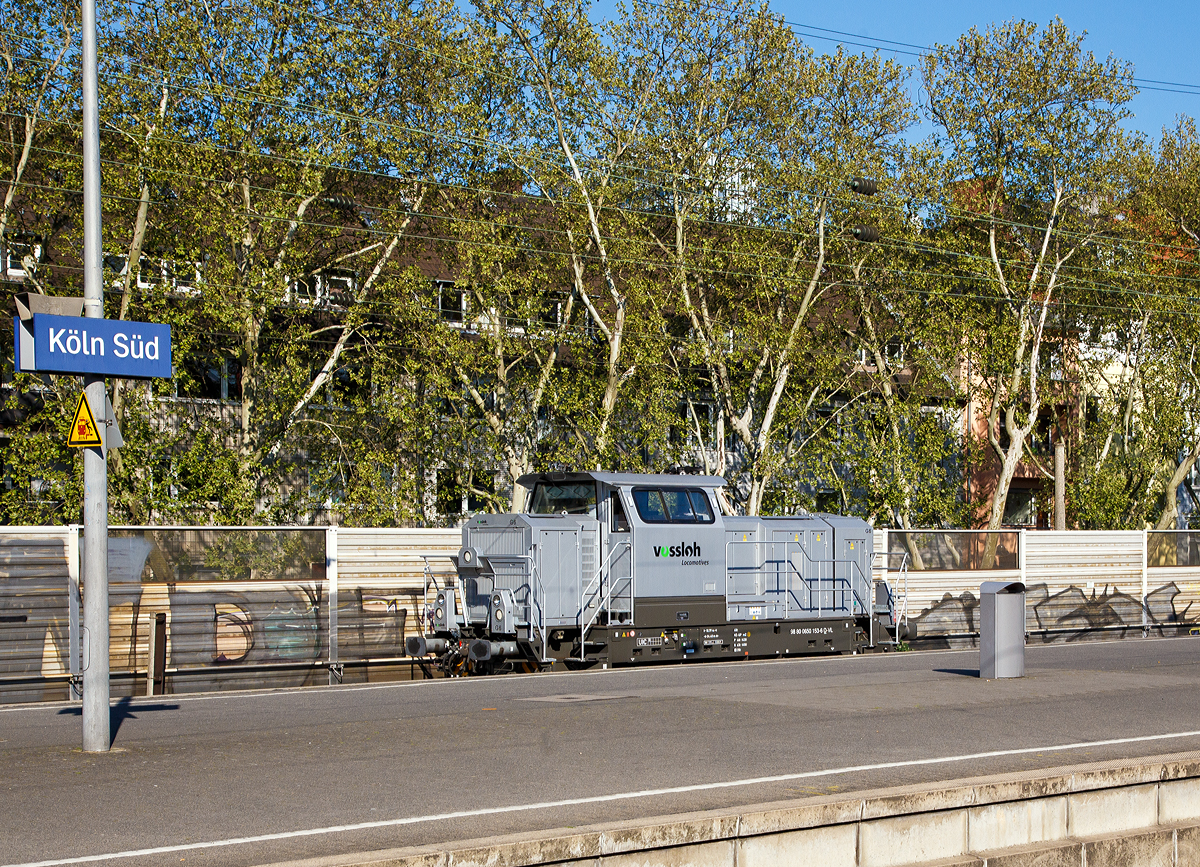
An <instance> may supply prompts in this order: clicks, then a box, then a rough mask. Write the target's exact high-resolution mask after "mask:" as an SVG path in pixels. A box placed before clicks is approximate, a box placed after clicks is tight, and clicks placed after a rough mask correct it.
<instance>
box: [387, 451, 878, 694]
mask: <svg viewBox="0 0 1200 867" xmlns="http://www.w3.org/2000/svg"><path fill="white" fill-rule="evenodd" d="M519 483H520V484H521V485H523V486H525V488H526V489H528V491H529V496H528V498H527V503H528V506H527V508H526V511H525V512H524V513H522V514H504V515H483V514H481V515H475V516H473V517H471V518H470V519H469V520H468V521H467V522H466V524H464V526H463V530H462V547H461V548H460V549H459V551H458V555H457V556H456V557H455V558H454V561H455V566H456V572H457V575H456V578H453V579H450V580H448V581H446V582H445V586H436V585H435V586H431V587H427V588H426V589H427V592H426V599H427V600H428V602H427V608H428V610H427V611H426V613H425V617H423V619H422V620H423V623H424V625H425V634H423V635H416V636H411V637H409V638H408V639H407V641H406V647H405V649H406V651H407V653H408V654H409V655H410V656H412V657H417V658H418V659H420V660H421V661H422V663H423V665H426V666H427V665H428V664H429V663H430V662H433V661H434V660H436V663H437V665H438V667H440V668H441V670H442V671H444V672H445V673H447V674H465V673H490V672H495V671H513V670H521V671H536V670H540V669H544V668H547V667H550V666H552V665H555V664H562V665H565V666H568V667H588V666H618V665H635V664H640V663H652V662H667V661H682V660H709V659H726V660H728V659H739V658H741V659H744V658H748V657H749V658H752V657H776V656H793V655H804V654H829V653H857V652H861V651H864V650H867V649H876V648H885V647H886V646H887V645H889V644H894V643H895V628H896V624H895V620H894V614H895V612H894V605H893V596H892V593H891V590H890V588H889V587H888V586H887V584H886V582H882V581H873V580H872V572H871V553H872V537H871V527H870V526H869V525H868V524H867V523H865V522H864V521H861V520H858V519H856V518H847V517H840V516H836V515H818V514H804V515H795V516H791V517H778V518H776V517H736V516H731V515H727V514H722V509H721V508H720V507H719V506H720V503H721V495H722V490H721V489H722V488H723V487H724V486H725V480H724V479H722V478H721V477H719V476H700V475H671V474H663V475H653V474H636V473H603V472H578V473H535V474H530V475H526V476H523V477H522V478H521V479H520V480H519Z"/></svg>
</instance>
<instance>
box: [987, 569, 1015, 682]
mask: <svg viewBox="0 0 1200 867" xmlns="http://www.w3.org/2000/svg"><path fill="white" fill-rule="evenodd" d="M979 676H980V677H981V678H984V679H985V680H994V679H996V678H998V677H1024V676H1025V585H1024V584H1022V583H1021V582H1020V581H984V582H983V584H981V585H980V587H979Z"/></svg>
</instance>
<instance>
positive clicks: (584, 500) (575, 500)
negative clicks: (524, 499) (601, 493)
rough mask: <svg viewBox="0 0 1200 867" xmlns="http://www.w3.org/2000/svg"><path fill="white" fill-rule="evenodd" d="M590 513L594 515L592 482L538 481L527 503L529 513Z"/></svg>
mask: <svg viewBox="0 0 1200 867" xmlns="http://www.w3.org/2000/svg"><path fill="white" fill-rule="evenodd" d="M564 512H565V513H566V514H568V515H591V516H592V517H593V518H594V517H596V485H595V483H594V482H563V483H561V484H550V483H547V482H539V483H538V484H537V486H536V487H535V488H534V489H533V499H532V501H531V502H530V505H529V514H531V515H560V514H562V513H564Z"/></svg>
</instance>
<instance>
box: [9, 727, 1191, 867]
mask: <svg viewBox="0 0 1200 867" xmlns="http://www.w3.org/2000/svg"><path fill="white" fill-rule="evenodd" d="M1191 737H1200V731H1191V732H1173V733H1171V734H1164V735H1142V736H1141V737H1135V738H1113V739H1111V740H1105V741H1079V742H1078V743H1073V744H1055V745H1053V746H1048V747H1022V748H1021V749H1015V750H991V751H989V752H986V753H969V754H967V755H961V756H942V757H939V758H934V759H909V760H907V761H901V762H881V763H879V764H875V765H852V766H850V767H846V768H828V769H826V770H823V771H804V772H801V773H796V774H777V775H775V776H770V777H752V778H750V779H747V780H727V781H725V782H721V783H697V784H695V785H691V786H672V787H671V788H666V789H642V790H641V791H637V792H618V793H616V794H612V795H594V796H592V797H588V798H568V799H565V800H562V801H543V802H541V803H535V804H513V805H511V806H508V807H491V808H487V809H482V810H459V811H457V812H454V813H436V814H434V815H432V816H408V817H406V818H403V819H381V820H379V821H376V822H357V823H354V824H351V825H331V826H329V827H326V828H306V829H304V830H301V831H280V832H279V833H277V834H257V835H255V836H253V837H231V838H230V839H228V840H209V841H207V842H204V843H180V844H178V845H175V846H155V847H153V848H150V849H131V850H128V851H126V852H108V853H105V854H103V855H80V856H78V857H75V858H57V859H53V860H50V861H33V862H28V863H25V864H3V865H0V867H63V865H67V864H88V863H94V862H96V861H107V860H111V859H117V858H142V857H148V856H151V855H170V854H172V853H177V852H195V851H197V850H201V849H217V848H221V847H226V846H242V845H246V844H248V843H270V842H273V841H276V840H291V839H294V838H297V837H315V836H318V835H322V834H341V833H345V832H347V831H368V830H371V829H374V828H395V827H399V826H402V825H417V824H420V823H422V822H441V821H445V820H447V819H470V818H475V817H478V816H497V815H501V814H503V813H523V812H532V811H534V810H548V809H553V808H555V807H578V806H581V805H585V804H603V803H606V802H609V801H630V800H634V799H637V798H652V797H659V796H662V795H680V794H685V793H688V792H706V791H712V790H714V789H732V788H736V787H738V786H753V785H758V784H761V783H785V782H790V781H792V780H806V779H812V778H814V777H831V776H835V775H837V774H848V773H855V772H858V771H881V770H887V769H890V768H911V767H917V766H920V765H938V764H950V763H953V762H966V761H970V760H972V759H991V758H998V757H1001V756H1020V755H1028V754H1030V753H1054V752H1063V751H1066V750H1078V749H1083V748H1084V747H1107V746H1116V745H1119V744H1137V743H1147V742H1150V741H1165V740H1176V739H1180V738H1191Z"/></svg>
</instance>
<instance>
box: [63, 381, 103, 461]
mask: <svg viewBox="0 0 1200 867" xmlns="http://www.w3.org/2000/svg"><path fill="white" fill-rule="evenodd" d="M67 445H68V446H70V447H72V448H91V447H97V446H99V447H102V446H103V445H104V442H103V440H101V439H100V430H99V428H97V427H96V416H94V415H93V414H92V407H91V405H90V404H88V402H87V395H86V394H84V393H83V392H80V393H79V406H77V407H75V420H74V421H73V422H71V435H70V436H68V437H67Z"/></svg>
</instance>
